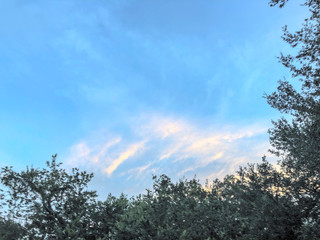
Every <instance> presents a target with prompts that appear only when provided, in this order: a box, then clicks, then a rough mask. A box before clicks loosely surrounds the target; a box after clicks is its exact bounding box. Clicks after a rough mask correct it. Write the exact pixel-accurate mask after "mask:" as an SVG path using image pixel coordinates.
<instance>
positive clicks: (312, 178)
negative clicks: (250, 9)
mask: <svg viewBox="0 0 320 240" xmlns="http://www.w3.org/2000/svg"><path fill="white" fill-rule="evenodd" d="M286 2H287V0H272V1H271V2H270V4H271V5H272V6H275V5H279V6H280V7H283V6H284V5H285V4H286ZM303 5H304V6H306V7H308V9H309V11H310V13H311V15H310V17H309V18H307V19H306V20H305V23H304V25H303V27H302V29H301V30H299V31H296V32H295V33H290V32H289V31H288V30H287V26H285V27H284V35H283V39H284V40H285V41H286V42H287V43H288V44H289V45H290V46H291V47H292V48H293V49H294V50H295V54H293V55H290V54H289V55H284V54H281V56H280V58H279V60H280V62H281V63H282V64H283V65H284V66H285V67H286V68H288V69H289V70H290V71H291V73H292V80H294V79H298V80H300V83H301V89H299V90H297V89H295V88H294V86H293V84H292V83H290V82H289V81H286V80H285V81H279V86H278V89H277V91H275V92H273V93H272V94H269V95H266V98H267V101H268V103H269V104H270V105H271V107H273V108H276V109H278V110H279V111H280V112H281V113H284V114H289V115H290V116H291V120H287V119H285V118H281V119H279V120H278V121H273V124H274V127H273V128H272V129H270V130H269V133H270V142H271V145H272V147H273V149H272V150H271V152H272V153H274V154H276V155H277V156H279V157H281V160H280V164H281V166H282V170H283V171H284V173H285V174H286V175H287V176H289V178H288V179H290V181H289V182H288V184H287V188H288V189H289V190H290V194H291V195H292V199H293V201H294V203H295V206H296V208H298V209H300V211H301V214H302V216H301V219H302V222H303V224H302V227H301V238H310V237H312V238H314V239H318V238H319V237H320V230H319V229H320V218H319V214H320V102H319V100H320V58H319V56H320V44H319V43H320V1H319V0H307V1H304V3H303Z"/></svg>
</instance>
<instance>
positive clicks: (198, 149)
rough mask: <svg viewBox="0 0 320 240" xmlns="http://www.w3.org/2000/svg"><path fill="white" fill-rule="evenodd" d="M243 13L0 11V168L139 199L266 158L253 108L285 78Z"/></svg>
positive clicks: (131, 6)
mask: <svg viewBox="0 0 320 240" xmlns="http://www.w3.org/2000/svg"><path fill="white" fill-rule="evenodd" d="M295 4H297V2H295V3H292V2H289V4H288V7H286V8H284V9H278V8H270V7H269V6H268V4H267V1H253V0H243V1H238V0H230V1H223V0H210V1H209V0H201V1H199V0H198V1H195V0H184V1H181V0H179V1H178V0H170V1H160V0H155V1H147V0H99V1H98V0H90V1H83V0H82V1H80V0H68V1H65V0H56V1H49V0H42V1H24V0H11V1H5V0H0V8H1V9H2V14H1V15H0V36H1V38H0V52H1V54H0V108H1V111H0V133H1V134H0V165H1V166H6V165H12V166H14V167H15V168H16V169H17V170H19V169H23V168H25V166H26V165H33V166H36V167H42V166H44V163H45V161H47V160H49V159H50V158H51V155H52V154H54V153H58V156H59V160H60V161H62V162H64V166H65V167H66V168H71V167H80V168H81V169H86V170H88V171H91V172H94V173H95V179H94V180H93V182H92V187H93V188H95V189H97V190H98V191H99V193H100V194H101V195H102V196H105V195H106V194H107V193H109V192H111V193H113V194H116V195H117V194H119V193H121V192H125V193H127V194H129V195H132V194H137V193H140V192H141V191H143V190H144V189H145V188H147V187H150V184H151V182H152V181H151V176H152V174H157V175H159V174H162V173H165V174H168V175H169V176H170V177H172V178H173V179H179V178H181V177H183V176H186V177H188V178H190V177H193V176H194V175H197V177H198V178H199V179H201V180H202V181H204V180H205V179H213V178H215V177H222V176H224V175H225V174H227V173H232V172H234V171H235V170H236V169H237V168H238V166H239V165H243V164H245V163H247V162H258V161H260V159H261V157H262V155H263V154H267V149H268V147H269V146H268V135H267V129H268V128H269V127H270V126H271V124H270V120H271V119H276V118H278V117H279V114H278V113H277V112H276V111H275V110H272V109H271V108H270V107H269V106H268V105H267V103H266V101H265V99H263V98H262V95H263V93H264V92H268V93H270V92H271V91H273V90H275V89H276V86H277V81H278V80H279V79H281V78H282V76H289V75H288V73H287V72H286V70H285V69H284V68H283V67H282V66H281V65H280V64H279V63H278V62H277V59H276V56H279V53H280V52H281V51H283V52H286V51H289V50H290V49H289V48H288V46H286V44H285V43H283V42H282V40H281V38H280V37H281V27H282V26H283V25H285V24H288V25H289V29H297V28H298V27H299V26H300V23H301V22H302V20H303V19H304V17H305V15H306V12H305V11H304V10H303V8H301V7H299V6H298V5H295Z"/></svg>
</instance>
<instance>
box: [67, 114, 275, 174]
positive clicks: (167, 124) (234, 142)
mask: <svg viewBox="0 0 320 240" xmlns="http://www.w3.org/2000/svg"><path fill="white" fill-rule="evenodd" d="M266 129H267V127H266V125H265V124H263V123H256V124H252V125H248V126H242V127H239V126H237V127H235V126H223V127H221V126H220V127H217V126H201V125H200V124H196V123H194V122H191V121H190V120H189V121H188V120H186V119H183V118H178V117H168V116H166V117H165V116H161V115H159V114H153V115H148V116H142V117H140V118H137V119H136V121H132V125H131V131H130V132H129V133H127V135H126V134H125V133H123V135H122V136H121V137H116V138H110V139H107V140H106V139H104V140H101V142H100V143H99V141H98V144H93V143H90V141H88V142H85V141H82V142H80V143H77V144H75V145H74V146H72V147H71V148H70V152H69V156H68V157H67V158H66V159H67V162H68V163H69V164H70V165H73V166H84V167H86V168H89V169H92V170H93V171H96V172H100V174H102V175H105V176H107V177H108V178H111V177H116V178H117V177H120V176H122V177H127V179H132V178H134V179H138V178H139V179H143V178H145V177H146V176H148V178H149V177H150V175H151V174H162V173H166V174H168V175H170V176H175V177H182V176H187V177H190V176H191V177H192V176H194V175H195V174H197V176H199V178H201V179H205V178H209V179H212V178H214V177H221V176H223V175H224V174H227V173H232V172H233V171H235V170H236V169H237V167H238V166H239V165H241V164H246V163H247V162H255V161H258V160H260V158H261V157H262V156H263V155H264V154H266V153H267V149H268V147H269V145H268V142H267V136H266ZM123 139H126V141H124V140H123ZM96 142H97V141H96ZM120 166H121V168H119V167H120ZM114 174H115V175H114Z"/></svg>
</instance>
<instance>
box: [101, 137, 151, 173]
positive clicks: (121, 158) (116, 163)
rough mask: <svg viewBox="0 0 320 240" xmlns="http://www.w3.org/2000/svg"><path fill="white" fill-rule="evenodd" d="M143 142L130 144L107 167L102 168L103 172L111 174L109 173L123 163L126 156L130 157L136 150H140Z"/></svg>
mask: <svg viewBox="0 0 320 240" xmlns="http://www.w3.org/2000/svg"><path fill="white" fill-rule="evenodd" d="M144 144H145V142H144V141H143V142H140V143H137V144H133V145H131V146H130V147H129V148H128V149H126V150H125V151H124V152H122V153H120V155H119V157H118V158H117V159H115V160H113V161H112V163H111V164H110V166H109V167H107V168H106V169H104V172H106V173H107V174H108V176H111V174H112V173H113V172H114V171H115V170H116V169H117V168H118V166H119V165H120V164H121V163H123V162H124V161H125V160H127V159H128V158H130V157H132V156H133V155H134V154H135V153H136V152H137V151H138V150H140V149H141V148H142V147H143V146H144Z"/></svg>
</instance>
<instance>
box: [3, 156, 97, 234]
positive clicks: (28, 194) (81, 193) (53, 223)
mask: <svg viewBox="0 0 320 240" xmlns="http://www.w3.org/2000/svg"><path fill="white" fill-rule="evenodd" d="M60 166H61V163H57V162H56V155H54V156H53V157H52V161H51V162H47V167H48V168H44V169H42V170H40V169H35V168H27V170H26V171H22V172H21V173H18V172H15V171H13V170H12V167H5V168H2V171H1V183H2V184H3V185H4V186H5V187H7V188H8V189H9V190H8V191H7V194H8V196H9V199H7V204H8V208H9V213H10V216H11V217H12V218H13V219H15V220H20V221H24V225H25V228H26V230H27V233H28V237H29V238H31V239H95V238H93V236H95V231H94V230H95V225H94V223H93V222H92V221H91V215H92V213H93V212H94V211H95V205H96V201H95V197H96V196H97V195H96V192H95V191H87V190H86V188H87V184H88V182H89V181H90V180H91V178H92V177H93V174H87V173H86V172H80V171H79V170H78V169H72V173H71V174H68V173H67V172H66V171H65V170H64V169H62V168H61V167H60ZM7 223H8V222H7Z"/></svg>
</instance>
